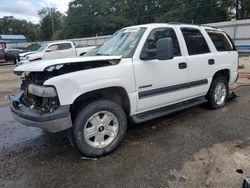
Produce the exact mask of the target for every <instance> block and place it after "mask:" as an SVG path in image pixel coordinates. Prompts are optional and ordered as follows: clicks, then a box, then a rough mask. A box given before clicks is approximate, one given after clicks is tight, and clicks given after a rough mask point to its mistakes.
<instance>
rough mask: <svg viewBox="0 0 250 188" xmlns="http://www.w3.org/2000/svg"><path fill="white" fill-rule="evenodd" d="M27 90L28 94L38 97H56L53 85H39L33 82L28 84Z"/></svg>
mask: <svg viewBox="0 0 250 188" xmlns="http://www.w3.org/2000/svg"><path fill="white" fill-rule="evenodd" d="M28 92H29V93H30V94H33V95H36V96H39V97H56V96H57V93H56V89H55V88H54V87H53V86H39V85H35V84H30V85H29V86H28Z"/></svg>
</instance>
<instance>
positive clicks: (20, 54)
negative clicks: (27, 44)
mask: <svg viewBox="0 0 250 188" xmlns="http://www.w3.org/2000/svg"><path fill="white" fill-rule="evenodd" d="M34 53H37V51H32V52H24V53H19V56H20V57H25V56H26V55H30V54H34Z"/></svg>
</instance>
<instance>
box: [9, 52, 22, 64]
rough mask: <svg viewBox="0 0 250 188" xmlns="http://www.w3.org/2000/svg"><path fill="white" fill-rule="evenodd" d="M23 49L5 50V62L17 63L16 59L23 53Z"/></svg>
mask: <svg viewBox="0 0 250 188" xmlns="http://www.w3.org/2000/svg"><path fill="white" fill-rule="evenodd" d="M23 52H24V50H22V49H5V61H7V62H8V61H10V62H14V63H16V57H17V55H18V54H19V53H23Z"/></svg>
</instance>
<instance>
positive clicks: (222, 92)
mask: <svg viewBox="0 0 250 188" xmlns="http://www.w3.org/2000/svg"><path fill="white" fill-rule="evenodd" d="M226 96H227V87H226V85H225V84H224V83H223V82H220V83H218V84H217V86H216V88H215V92H214V99H215V103H216V104H217V105H219V106H220V105H223V104H224V103H225V100H226Z"/></svg>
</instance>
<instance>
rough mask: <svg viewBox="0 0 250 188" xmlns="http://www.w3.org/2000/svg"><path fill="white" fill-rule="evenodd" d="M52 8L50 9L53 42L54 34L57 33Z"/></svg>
mask: <svg viewBox="0 0 250 188" xmlns="http://www.w3.org/2000/svg"><path fill="white" fill-rule="evenodd" d="M52 10H53V9H52V8H51V9H50V14H51V24H52V40H53V39H54V37H53V36H54V33H55V25H54V17H53V12H52Z"/></svg>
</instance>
